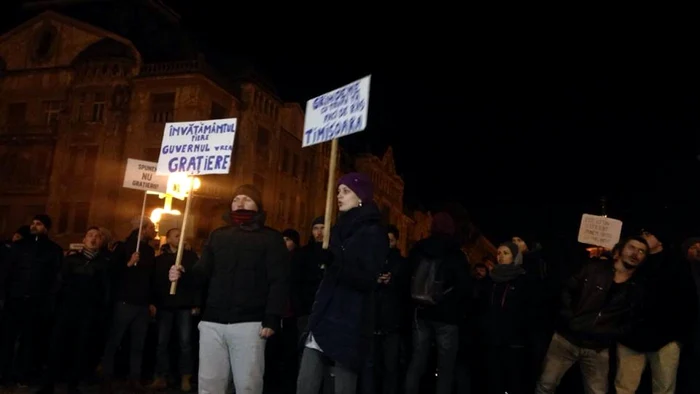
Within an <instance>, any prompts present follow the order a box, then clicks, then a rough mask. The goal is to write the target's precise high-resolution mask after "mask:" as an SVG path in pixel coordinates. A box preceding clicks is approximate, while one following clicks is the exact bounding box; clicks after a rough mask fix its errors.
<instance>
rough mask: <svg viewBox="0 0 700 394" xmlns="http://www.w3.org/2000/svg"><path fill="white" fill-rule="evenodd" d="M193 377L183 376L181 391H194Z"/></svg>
mask: <svg viewBox="0 0 700 394" xmlns="http://www.w3.org/2000/svg"><path fill="white" fill-rule="evenodd" d="M191 380H192V375H189V374H186V375H182V382H181V384H180V390H182V391H184V392H186V393H189V392H190V391H192V382H191Z"/></svg>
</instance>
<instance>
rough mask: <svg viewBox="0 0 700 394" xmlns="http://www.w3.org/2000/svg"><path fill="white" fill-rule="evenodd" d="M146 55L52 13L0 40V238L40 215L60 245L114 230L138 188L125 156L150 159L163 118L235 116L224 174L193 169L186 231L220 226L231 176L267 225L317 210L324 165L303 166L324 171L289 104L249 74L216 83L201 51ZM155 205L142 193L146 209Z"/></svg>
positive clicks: (127, 215)
mask: <svg viewBox="0 0 700 394" xmlns="http://www.w3.org/2000/svg"><path fill="white" fill-rule="evenodd" d="M151 57H152V56H151ZM147 58H149V56H146V55H144V54H143V53H142V52H141V51H140V48H138V47H137V46H136V45H134V43H133V42H132V41H130V40H129V39H128V38H126V37H122V36H119V35H116V34H114V33H112V32H109V31H106V30H103V29H101V28H99V27H96V26H94V25H91V24H88V23H86V22H83V21H79V20H76V19H74V18H71V17H68V16H66V15H63V14H60V13H57V12H53V11H46V12H43V13H40V14H39V15H37V16H35V17H33V18H31V19H29V20H28V21H27V22H25V23H23V24H21V25H19V26H17V27H15V28H14V29H12V30H10V31H9V32H6V33H5V34H3V35H2V36H0V165H1V166H2V171H1V172H0V183H1V184H3V187H2V189H1V190H0V232H1V233H2V234H4V235H7V234H9V233H10V232H11V231H12V230H14V228H16V227H17V226H18V225H19V224H21V223H26V222H27V220H28V218H30V217H31V216H32V215H33V214H35V213H37V212H42V211H46V212H48V213H49V214H50V215H51V216H52V217H53V218H54V229H53V231H52V232H53V236H54V237H55V238H56V239H57V240H58V241H59V242H60V243H62V244H63V245H67V243H69V242H75V241H77V240H79V236H80V234H81V233H82V232H83V231H84V230H85V228H86V227H87V226H89V225H92V224H99V225H101V226H105V227H107V228H112V229H114V230H115V233H116V235H117V236H118V237H123V236H125V235H126V234H127V233H128V231H129V226H130V225H129V222H130V219H131V218H132V217H134V216H136V215H138V213H139V210H140V201H141V198H142V196H143V194H142V192H139V191H134V190H129V189H124V188H122V187H121V180H122V176H123V172H124V166H125V163H126V159H127V158H137V159H143V160H152V161H156V160H157V159H158V154H159V147H160V143H161V138H162V133H163V129H164V125H165V123H166V122H170V121H196V120H202V119H217V118H224V117H237V118H238V121H239V128H238V133H237V137H236V141H235V144H234V145H235V147H234V158H233V166H232V172H231V173H230V174H228V175H216V176H206V177H202V188H201V189H200V190H199V191H198V193H197V197H196V198H195V199H193V206H192V210H193V211H192V212H193V213H194V214H195V215H194V217H195V222H194V223H193V226H194V229H195V233H196V236H197V238H203V237H205V236H206V235H207V234H208V232H209V231H210V230H211V229H212V228H215V227H216V226H218V225H220V224H221V223H222V222H221V214H222V213H223V212H224V211H225V209H226V207H227V206H228V199H229V198H230V197H231V192H232V191H233V189H234V188H235V187H236V186H238V185H240V184H243V183H254V184H256V185H257V186H258V187H259V188H260V189H261V190H262V192H263V199H264V205H265V208H266V210H268V211H269V212H268V216H269V219H268V224H269V225H271V226H273V227H276V228H284V227H287V226H288V227H295V228H299V229H301V230H304V229H305V228H306V227H308V224H309V223H310V222H311V220H312V217H313V216H314V215H317V214H320V213H322V212H323V206H324V204H325V192H324V190H323V189H324V187H315V185H325V183H326V182H325V180H324V178H323V177H324V175H325V174H327V170H326V171H323V170H321V171H318V170H315V169H317V168H319V167H321V168H324V167H325V168H327V165H328V155H329V151H328V148H327V147H326V146H315V147H309V148H305V149H302V148H301V133H302V128H303V111H302V109H301V107H300V106H299V104H296V103H285V102H283V101H282V100H281V99H280V98H279V97H278V96H277V95H276V94H275V92H274V91H273V90H272V89H270V88H268V87H266V86H265V85H264V84H262V83H257V82H256V81H255V80H254V79H252V78H244V79H239V80H237V81H236V83H235V84H230V85H226V84H223V83H220V82H219V80H220V79H219V78H218V77H217V76H216V74H215V73H214V72H213V71H212V70H211V68H210V67H208V65H207V64H206V62H205V61H204V59H203V58H202V57H201V56H199V57H194V58H193V59H185V60H182V61H169V62H153V63H148V62H146V60H145V59H147ZM231 85H233V86H231ZM326 145H328V144H326ZM177 204H179V205H177ZM162 205H163V203H162V201H159V200H158V197H157V196H149V197H148V202H147V213H148V212H150V211H151V210H153V209H154V208H157V207H161V206H162ZM181 205H183V204H182V203H181V202H176V206H175V207H174V208H179V209H180V210H183V207H182V206H181ZM303 232H304V231H302V233H303ZM303 235H304V236H308V231H307V234H303Z"/></svg>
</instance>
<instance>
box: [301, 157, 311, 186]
mask: <svg viewBox="0 0 700 394" xmlns="http://www.w3.org/2000/svg"><path fill="white" fill-rule="evenodd" d="M310 169H311V168H310V167H309V161H308V160H304V164H303V165H302V170H301V171H302V172H301V180H302V182H306V181H308V180H309V171H310Z"/></svg>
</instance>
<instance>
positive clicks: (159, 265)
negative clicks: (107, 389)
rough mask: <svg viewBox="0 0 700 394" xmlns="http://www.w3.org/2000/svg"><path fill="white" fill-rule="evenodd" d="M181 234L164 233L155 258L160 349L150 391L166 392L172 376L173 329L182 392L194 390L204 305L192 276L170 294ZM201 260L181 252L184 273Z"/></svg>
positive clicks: (172, 230)
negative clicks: (197, 319) (195, 326)
mask: <svg viewBox="0 0 700 394" xmlns="http://www.w3.org/2000/svg"><path fill="white" fill-rule="evenodd" d="M180 234H181V231H180V229H179V228H171V229H170V230H168V232H167V233H165V237H166V244H165V245H163V247H162V248H161V254H160V255H159V256H158V257H156V268H155V271H156V280H155V296H156V308H157V309H158V348H157V349H158V350H157V351H156V379H155V380H154V381H153V383H152V384H151V385H150V386H149V387H148V388H149V389H151V390H165V389H166V388H167V386H168V381H167V377H168V376H169V375H170V352H169V346H168V345H170V335H171V333H172V332H173V329H175V330H176V332H177V339H178V341H177V342H178V345H179V350H180V352H179V356H178V358H177V361H178V363H179V366H178V372H179V373H180V381H181V384H180V389H181V390H182V391H184V392H189V391H190V390H192V384H191V378H192V371H193V369H194V358H193V355H192V323H193V322H194V316H196V315H198V314H199V312H200V309H199V308H200V306H201V302H200V301H201V291H199V289H196V288H195V286H194V285H193V283H192V281H188V280H187V279H191V277H188V278H185V279H186V280H182V281H180V283H178V286H177V292H176V293H175V294H174V295H171V294H170V281H169V280H168V271H169V270H170V267H172V265H173V264H175V259H176V258H177V248H178V245H179V244H180V236H181V235H180ZM198 259H199V257H198V256H197V253H195V252H193V251H191V250H186V249H185V250H183V251H182V262H181V264H182V266H183V267H184V268H185V271H187V270H190V269H192V267H194V265H195V263H197V260H198Z"/></svg>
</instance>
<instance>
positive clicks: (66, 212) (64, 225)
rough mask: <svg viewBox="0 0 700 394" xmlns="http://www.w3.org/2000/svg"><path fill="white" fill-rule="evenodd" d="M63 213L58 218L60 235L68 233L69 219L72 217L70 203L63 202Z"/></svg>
mask: <svg viewBox="0 0 700 394" xmlns="http://www.w3.org/2000/svg"><path fill="white" fill-rule="evenodd" d="M60 209H61V211H60V212H59V217H58V229H57V232H58V234H65V233H66V232H68V218H69V217H70V203H67V202H62V203H61V208H60Z"/></svg>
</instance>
